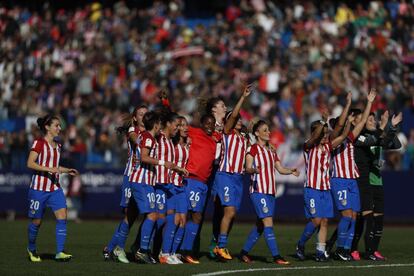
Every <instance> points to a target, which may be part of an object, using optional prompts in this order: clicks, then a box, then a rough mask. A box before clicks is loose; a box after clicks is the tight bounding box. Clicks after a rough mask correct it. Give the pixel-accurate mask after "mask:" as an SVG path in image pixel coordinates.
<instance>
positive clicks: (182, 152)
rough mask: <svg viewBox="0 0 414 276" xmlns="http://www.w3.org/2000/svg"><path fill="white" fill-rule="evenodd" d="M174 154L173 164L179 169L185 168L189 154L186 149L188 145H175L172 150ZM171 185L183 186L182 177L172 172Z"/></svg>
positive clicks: (188, 150)
mask: <svg viewBox="0 0 414 276" xmlns="http://www.w3.org/2000/svg"><path fill="white" fill-rule="evenodd" d="M174 150H175V153H174V164H175V165H176V166H177V167H181V168H185V166H186V165H187V161H188V155H189V153H190V149H189V147H188V145H184V146H183V145H180V144H177V145H176V146H175V148H174ZM171 178H172V181H173V184H174V185H175V186H183V179H184V178H183V176H182V175H181V174H179V173H177V172H175V171H173V172H172V175H171Z"/></svg>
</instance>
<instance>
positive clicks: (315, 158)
mask: <svg viewBox="0 0 414 276" xmlns="http://www.w3.org/2000/svg"><path fill="white" fill-rule="evenodd" d="M332 150H333V149H332V144H331V143H330V142H329V143H327V144H324V145H321V146H319V145H316V146H314V147H313V148H310V149H305V148H304V156H305V170H306V178H305V187H309V188H313V189H316V190H330V189H331V185H330V182H329V167H330V163H331V156H332Z"/></svg>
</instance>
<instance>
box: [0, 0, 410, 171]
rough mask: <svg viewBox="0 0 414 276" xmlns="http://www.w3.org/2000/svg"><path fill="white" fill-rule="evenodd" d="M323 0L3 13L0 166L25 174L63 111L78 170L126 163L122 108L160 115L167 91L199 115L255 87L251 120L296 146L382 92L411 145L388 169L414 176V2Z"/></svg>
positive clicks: (185, 110) (381, 102) (378, 107)
mask: <svg viewBox="0 0 414 276" xmlns="http://www.w3.org/2000/svg"><path fill="white" fill-rule="evenodd" d="M316 2H317V1H315V2H313V1H292V2H289V3H285V4H283V5H279V4H276V3H275V2H274V1H264V0H252V1H248V0H241V1H232V2H231V3H230V2H229V4H228V6H227V8H226V9H225V11H223V12H222V13H218V14H217V15H216V16H215V18H211V19H209V20H195V19H191V18H188V17H186V16H185V15H184V10H185V5H184V2H183V1H180V0H175V1H168V2H165V1H154V3H153V5H152V6H151V7H148V8H145V9H137V8H134V7H128V5H127V4H126V3H125V2H122V1H121V2H116V3H115V4H114V5H113V7H105V6H102V5H101V4H99V3H94V4H91V5H84V6H83V7H78V8H76V9H73V10H65V9H59V10H56V11H54V12H52V11H51V9H50V8H47V4H45V8H44V9H43V10H40V11H39V10H37V11H34V10H29V9H28V8H25V7H19V6H16V7H13V8H5V7H1V6H0V37H1V40H0V56H1V58H0V168H1V169H19V168H23V167H25V162H26V158H27V153H28V151H29V146H30V145H31V143H32V141H33V139H34V137H37V136H38V135H39V133H38V131H37V130H36V127H35V126H34V124H33V123H34V121H35V118H36V117H38V116H40V115H42V112H46V111H50V112H53V113H56V114H60V115H61V116H62V119H63V120H62V122H63V124H64V130H63V131H62V135H61V136H62V139H63V141H62V142H63V147H64V149H65V151H64V152H65V153H64V155H66V157H67V159H68V160H73V162H74V163H76V166H77V167H79V168H80V169H82V168H84V167H123V166H124V164H125V162H124V160H125V159H126V156H125V155H126V153H127V151H126V150H125V147H126V145H125V143H121V141H122V138H120V137H119V136H117V134H116V132H115V127H116V126H118V125H120V124H121V117H122V114H124V113H126V112H130V111H131V110H132V109H133V108H134V107H135V106H137V105H140V104H143V103H145V104H147V105H148V106H149V107H150V108H153V107H154V106H155V105H157V104H158V102H159V99H158V94H159V93H158V91H160V90H161V89H164V90H166V91H168V93H169V98H170V99H172V102H171V104H172V106H174V107H176V109H177V112H178V113H180V114H187V115H188V116H189V118H191V116H193V115H194V114H195V113H196V112H197V100H198V99H199V98H207V97H211V96H221V97H223V98H224V101H225V102H226V103H228V105H229V106H233V105H234V103H235V101H236V100H237V99H238V97H239V96H240V94H241V93H242V89H241V87H242V84H243V83H250V82H252V81H257V89H256V92H255V93H253V95H252V96H251V97H250V98H249V99H248V101H247V103H246V107H247V108H245V109H243V110H242V112H241V115H242V118H243V120H244V121H245V123H246V125H247V124H248V122H249V121H251V120H252V119H253V118H255V117H261V118H265V119H266V120H267V121H268V122H270V123H271V129H272V134H271V141H272V143H273V144H275V145H277V146H278V147H284V148H287V149H288V150H291V151H301V150H302V149H301V145H302V144H303V142H304V141H303V137H306V136H308V135H307V130H308V129H309V124H310V122H312V121H313V120H315V119H318V118H319V116H320V113H321V111H322V110H324V109H328V110H329V112H330V115H331V116H339V114H340V113H341V110H342V107H341V106H343V105H344V103H345V100H346V94H347V93H346V92H348V91H351V92H352V95H353V102H356V103H357V106H358V107H362V103H363V102H364V99H365V98H366V93H367V92H368V90H369V88H371V87H375V88H376V89H377V91H378V93H379V95H378V96H377V98H376V100H375V103H374V105H373V111H378V112H379V113H380V112H381V111H382V110H385V109H389V110H390V111H391V112H392V113H394V112H395V113H397V112H399V111H402V112H403V114H404V121H403V122H404V123H403V125H402V129H401V133H400V134H399V138H400V141H401V142H402V144H403V148H402V150H400V151H399V152H391V153H388V154H387V156H386V158H387V163H386V164H387V167H388V168H391V169H397V170H401V169H412V168H414V73H413V72H414V71H413V66H414V27H413V26H414V4H413V2H412V1H404V0H402V1H371V2H369V3H367V4H366V5H365V4H364V5H363V4H356V5H355V6H352V7H348V6H347V5H346V4H345V3H339V4H338V3H337V2H335V1H322V3H316ZM118 145H119V146H118ZM121 145H122V146H121ZM64 157H65V156H64Z"/></svg>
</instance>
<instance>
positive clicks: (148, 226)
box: [140, 219, 155, 251]
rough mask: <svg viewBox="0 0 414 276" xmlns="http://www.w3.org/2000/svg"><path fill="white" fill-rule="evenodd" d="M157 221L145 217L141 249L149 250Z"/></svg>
mask: <svg viewBox="0 0 414 276" xmlns="http://www.w3.org/2000/svg"><path fill="white" fill-rule="evenodd" d="M154 224H155V221H153V220H150V219H145V220H144V222H143V223H142V227H141V243H140V249H142V250H144V251H147V250H148V248H149V243H150V239H151V234H152V232H153V231H152V230H153V228H154Z"/></svg>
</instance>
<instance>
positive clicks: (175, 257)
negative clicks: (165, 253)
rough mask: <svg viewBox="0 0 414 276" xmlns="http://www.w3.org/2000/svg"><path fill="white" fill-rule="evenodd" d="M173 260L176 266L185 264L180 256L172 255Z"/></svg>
mask: <svg viewBox="0 0 414 276" xmlns="http://www.w3.org/2000/svg"><path fill="white" fill-rule="evenodd" d="M171 258H172V259H173V260H174V262H175V264H183V262H182V261H181V255H180V254H172V255H171Z"/></svg>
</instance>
